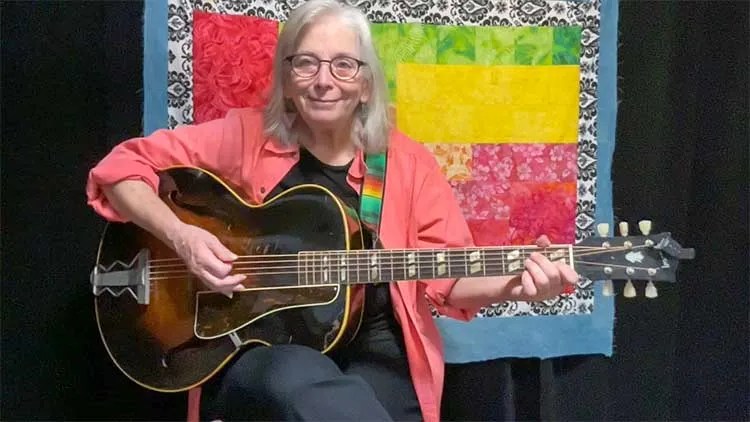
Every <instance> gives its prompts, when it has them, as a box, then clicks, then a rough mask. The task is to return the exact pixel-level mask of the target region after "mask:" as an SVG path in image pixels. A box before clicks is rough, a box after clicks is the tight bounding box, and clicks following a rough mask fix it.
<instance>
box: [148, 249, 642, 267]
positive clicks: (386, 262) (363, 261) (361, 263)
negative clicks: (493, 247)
mask: <svg viewBox="0 0 750 422" xmlns="http://www.w3.org/2000/svg"><path fill="white" fill-rule="evenodd" d="M643 247H646V246H636V247H632V248H625V247H618V248H605V249H603V250H592V251H589V252H586V253H574V254H573V257H574V258H580V257H583V256H590V255H599V254H603V253H611V252H619V251H622V250H634V249H638V248H643ZM485 255H486V254H485ZM323 256H324V255H323V254H321V255H318V256H311V257H310V258H318V259H310V260H305V258H307V256H301V257H299V258H298V259H295V260H274V259H265V260H259V261H245V260H243V261H235V262H234V263H233V267H235V268H245V267H242V265H253V266H254V268H259V269H282V268H296V269H298V268H299V267H300V266H302V265H304V266H308V264H309V266H313V267H321V268H322V267H323V265H322V264H323V261H322V260H321V259H320V258H322V257H323ZM527 257H528V256H527V255H526V254H520V255H519V256H518V257H507V256H502V255H501V256H490V257H485V258H484V259H483V260H482V262H484V263H485V265H486V264H492V263H493V262H498V261H500V262H502V263H504V262H505V261H506V260H507V261H513V260H517V259H525V258H527ZM567 257H568V256H567V255H565V256H563V258H567ZM265 258H269V257H268V256H265ZM370 258H371V257H369V256H368V257H361V256H359V257H356V258H354V259H350V260H347V264H346V265H345V266H347V267H348V266H352V267H360V268H361V267H365V268H369V267H371V265H370V262H371V261H370ZM388 258H390V259H381V260H379V261H380V266H381V269H382V268H383V266H395V265H401V267H400V268H402V269H403V268H407V267H410V266H413V265H415V264H417V260H415V261H414V262H407V261H406V260H405V258H404V257H403V256H391V257H388ZM462 259H464V260H465V257H462ZM331 261H335V260H334V259H332V260H331ZM418 261H419V262H418V263H419V264H427V263H431V264H433V266H434V265H440V264H442V263H448V262H449V261H450V259H446V260H445V261H442V262H437V261H435V260H434V259H430V260H425V259H419V260H418ZM425 261H426V262H425ZM462 263H463V264H464V265H465V266H468V265H473V264H474V263H472V262H468V261H462ZM257 264H273V265H257ZM278 264H293V265H278ZM331 267H335V268H340V266H338V265H337V264H336V263H334V264H332V265H331ZM164 268H171V269H167V270H164ZM183 269H187V265H185V264H184V263H176V264H172V265H151V266H150V271H151V273H152V274H154V273H160V272H161V273H163V272H169V271H175V270H183Z"/></svg>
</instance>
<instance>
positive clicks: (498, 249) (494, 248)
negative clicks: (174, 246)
mask: <svg viewBox="0 0 750 422" xmlns="http://www.w3.org/2000/svg"><path fill="white" fill-rule="evenodd" d="M570 247H571V248H572V249H573V250H599V249H602V248H603V247H601V246H576V245H570ZM568 248H569V246H559V245H553V246H550V247H548V248H540V247H538V246H526V245H524V246H518V247H515V246H483V247H477V248H473V247H467V248H432V249H430V248H414V249H352V250H346V249H344V250H324V251H301V252H296V253H288V254H273V255H262V254H261V255H256V254H251V255H238V256H237V258H238V260H239V259H241V258H254V257H259V258H267V257H293V258H296V257H298V256H300V255H307V254H316V255H321V254H325V253H330V254H334V253H339V254H340V253H344V254H350V255H359V254H367V253H371V252H373V251H375V252H378V253H380V254H388V253H393V254H396V253H401V254H403V253H409V252H417V253H419V252H423V251H437V250H442V251H446V252H462V251H464V250H467V251H490V252H502V251H513V250H529V249H532V250H535V251H544V250H550V249H559V250H567V249H568ZM605 249H612V248H605ZM169 261H182V259H181V258H179V257H177V258H159V259H151V260H149V263H155V262H169ZM235 262H236V261H235Z"/></svg>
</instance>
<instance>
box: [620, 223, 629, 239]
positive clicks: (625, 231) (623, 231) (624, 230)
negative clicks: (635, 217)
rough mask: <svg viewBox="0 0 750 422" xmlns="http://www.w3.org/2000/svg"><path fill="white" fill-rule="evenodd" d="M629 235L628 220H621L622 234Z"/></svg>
mask: <svg viewBox="0 0 750 422" xmlns="http://www.w3.org/2000/svg"><path fill="white" fill-rule="evenodd" d="M627 235H628V222H627V221H620V236H627Z"/></svg>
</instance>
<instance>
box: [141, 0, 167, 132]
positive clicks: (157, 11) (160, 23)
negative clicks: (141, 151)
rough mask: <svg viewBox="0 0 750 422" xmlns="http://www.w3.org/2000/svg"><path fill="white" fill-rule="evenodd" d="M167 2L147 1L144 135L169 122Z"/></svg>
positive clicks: (145, 9) (144, 38)
mask: <svg viewBox="0 0 750 422" xmlns="http://www.w3.org/2000/svg"><path fill="white" fill-rule="evenodd" d="M167 48H168V47H167V0H146V1H145V7H144V19H143V133H144V135H149V134H151V133H152V132H153V131H155V130H156V129H160V128H165V127H167V125H168V123H169V117H168V114H167V112H168V110H167V60H168V57H167V53H168V49H167Z"/></svg>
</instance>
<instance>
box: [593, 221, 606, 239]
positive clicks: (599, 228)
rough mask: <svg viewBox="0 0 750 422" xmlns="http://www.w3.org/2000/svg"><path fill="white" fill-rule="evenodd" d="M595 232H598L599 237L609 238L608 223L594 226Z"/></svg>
mask: <svg viewBox="0 0 750 422" xmlns="http://www.w3.org/2000/svg"><path fill="white" fill-rule="evenodd" d="M596 231H598V232H599V236H601V237H607V236H609V223H599V224H597V225H596Z"/></svg>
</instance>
